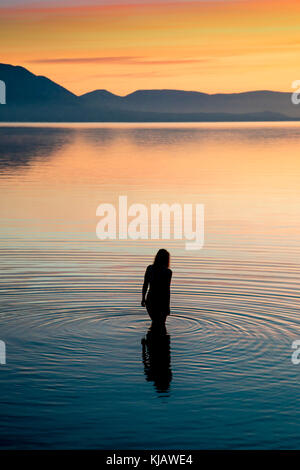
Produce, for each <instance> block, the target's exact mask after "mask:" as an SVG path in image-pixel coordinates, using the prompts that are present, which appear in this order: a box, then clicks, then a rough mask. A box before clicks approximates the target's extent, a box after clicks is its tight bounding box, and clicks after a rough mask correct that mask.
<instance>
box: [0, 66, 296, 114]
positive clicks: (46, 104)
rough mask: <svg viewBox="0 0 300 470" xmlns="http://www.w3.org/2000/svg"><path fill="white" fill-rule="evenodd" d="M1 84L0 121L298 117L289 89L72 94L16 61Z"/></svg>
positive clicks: (0, 70) (3, 71) (1, 75)
mask: <svg viewBox="0 0 300 470" xmlns="http://www.w3.org/2000/svg"><path fill="white" fill-rule="evenodd" d="M0 80H3V81H4V82H5V84H6V104H5V105H0V121H1V122H197V121H199V122H212V121H285V120H299V119H300V105H299V106H296V105H294V104H292V102H291V93H284V92H276V91H268V90H262V91H250V92H244V93H228V94H225V93H217V94H207V93H201V92H196V91H182V90H138V91H135V92H133V93H130V94H128V95H126V96H118V95H115V94H113V93H110V92H109V91H107V90H95V91H91V92H89V93H85V94H83V95H81V96H77V95H75V94H74V93H72V92H70V91H69V90H67V89H66V88H64V87H62V86H60V85H58V84H57V83H55V82H53V81H52V80H50V79H48V78H46V77H43V76H38V75H34V74H33V73H31V72H30V71H29V70H27V69H25V68H24V67H20V66H13V65H9V64H0Z"/></svg>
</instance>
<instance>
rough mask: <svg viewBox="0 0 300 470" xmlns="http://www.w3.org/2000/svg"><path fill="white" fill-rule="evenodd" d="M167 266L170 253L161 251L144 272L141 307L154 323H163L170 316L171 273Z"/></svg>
mask: <svg viewBox="0 0 300 470" xmlns="http://www.w3.org/2000/svg"><path fill="white" fill-rule="evenodd" d="M169 264H170V253H169V252H168V251H167V250H164V249H161V250H159V251H158V252H157V254H156V256H155V259H154V263H153V264H151V265H150V266H148V267H147V269H146V272H145V278H144V285H143V298H142V306H143V307H145V306H146V308H147V311H148V313H149V316H150V318H151V320H152V321H153V322H154V323H164V322H165V321H166V318H167V315H169V314H170V285H171V278H172V271H171V269H169ZM148 287H149V290H148ZM147 290H148V293H147Z"/></svg>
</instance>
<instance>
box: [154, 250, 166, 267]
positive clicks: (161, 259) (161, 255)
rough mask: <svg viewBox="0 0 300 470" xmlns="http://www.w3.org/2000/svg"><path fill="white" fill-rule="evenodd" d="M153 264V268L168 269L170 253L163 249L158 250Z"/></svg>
mask: <svg viewBox="0 0 300 470" xmlns="http://www.w3.org/2000/svg"><path fill="white" fill-rule="evenodd" d="M154 264H155V266H164V267H165V268H168V267H169V265H170V253H169V252H168V251H167V250H165V249H164V248H161V249H160V250H158V252H157V253H156V256H155V259H154Z"/></svg>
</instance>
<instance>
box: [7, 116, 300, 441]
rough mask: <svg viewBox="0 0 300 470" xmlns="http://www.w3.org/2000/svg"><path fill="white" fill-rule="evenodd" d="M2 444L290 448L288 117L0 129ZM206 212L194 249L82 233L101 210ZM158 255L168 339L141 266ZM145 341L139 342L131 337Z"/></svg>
mask: <svg viewBox="0 0 300 470" xmlns="http://www.w3.org/2000/svg"><path fill="white" fill-rule="evenodd" d="M0 139H1V140H0V186H1V203H0V215H1V239H0V249H1V275H0V291H1V299H0V339H1V340H4V341H5V342H6V347H7V364H6V365H0V387H1V388H0V389H1V396H0V418H1V427H0V446H1V448H10V449H11V448H22V449H32V448H47V449H54V448H56V449H57V448H69V449H73V448H100V449H101V448H112V449H117V448H119V449H149V448H151V449H156V448H166V449H172V448H177V449H178V448H190V449H202V448H214V449H227V448H235V449H237V448H249V449H252V448H264V449H270V448H299V447H300V394H299V387H300V365H298V366H297V365H293V364H292V362H291V353H292V349H291V343H292V341H293V340H295V339H300V321H299V320H300V311H299V297H300V294H299V288H300V282H299V274H300V268H299V261H300V248H299V236H300V217H299V210H300V193H299V187H300V162H299V154H300V125H299V124H293V123H289V124H226V125H225V124H208V125H204V124H201V125H197V124H195V125H188V124H184V125H181V124H175V125H159V124H157V125H148V124H147V125H137V126H135V125H113V126H109V125H105V126H101V125H99V126H98V125H91V126H89V125H82V126H81V125H65V126H64V125H59V126H48V127H47V126H43V125H41V126H34V127H30V126H25V127H24V126H23V127H22V126H19V127H5V126H3V127H1V128H0ZM119 195H127V196H128V200H129V203H137V202H142V203H144V204H146V205H147V204H150V203H153V202H158V203H160V202H167V203H172V202H179V203H187V202H198V203H203V204H205V217H206V219H205V246H204V249H203V250H201V251H198V252H197V251H196V252H187V251H185V250H184V242H181V241H176V242H174V241H170V242H168V241H164V243H162V242H160V241H158V242H151V241H126V242H122V243H121V242H119V241H114V242H113V241H111V242H110V243H108V242H103V241H100V240H98V239H97V238H96V234H95V227H96V223H97V221H98V219H97V217H96V215H95V213H96V208H97V206H98V205H99V204H100V203H102V202H114V203H117V199H118V196H119ZM161 246H163V247H165V248H167V249H169V250H170V251H171V255H172V269H173V281H172V297H171V307H172V309H171V310H172V314H171V316H170V317H169V318H168V322H167V335H166V336H164V337H162V338H161V339H160V340H159V341H158V342H156V341H153V340H151V336H150V335H149V334H148V335H147V332H148V329H149V326H150V322H149V319H148V317H147V315H146V313H145V311H144V309H142V308H141V307H140V297H141V293H140V292H141V284H142V279H143V274H144V270H145V267H146V266H147V264H149V263H150V262H151V260H152V258H153V255H154V253H155V252H156V250H157V248H158V247H161ZM145 338H146V345H145Z"/></svg>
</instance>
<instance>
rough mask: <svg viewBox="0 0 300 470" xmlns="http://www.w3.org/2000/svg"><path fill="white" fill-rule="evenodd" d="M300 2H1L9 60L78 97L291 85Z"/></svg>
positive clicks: (0, 31)
mask: <svg viewBox="0 0 300 470" xmlns="http://www.w3.org/2000/svg"><path fill="white" fill-rule="evenodd" d="M299 18H300V2H299V0H208V1H206V0H200V1H194V2H192V1H189V0H177V1H174V0H130V1H128V0H110V1H108V0H86V1H85V2H83V1H82V0H65V1H57V0H35V1H30V0H28V1H26V0H0V41H1V56H0V62H2V63H9V64H13V65H22V66H24V67H26V68H27V69H29V70H30V71H31V72H33V73H35V74H37V75H45V76H47V77H48V78H51V79H52V80H54V81H56V82H58V83H59V84H61V85H63V86H65V87H66V88H68V89H69V90H71V91H73V92H74V93H76V94H82V93H85V92H88V91H91V90H95V89H107V90H109V91H111V92H113V93H117V94H120V95H126V94H127V93H130V92H133V91H135V90H137V89H154V88H155V89H161V88H168V89H182V90H194V91H202V92H206V93H219V92H224V93H228V92H241V91H249V90H266V89H268V90H276V91H289V92H290V91H291V83H292V82H293V81H294V80H296V79H299V78H300V63H299V57H300V55H299V49H300V21H299Z"/></svg>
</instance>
